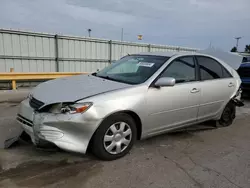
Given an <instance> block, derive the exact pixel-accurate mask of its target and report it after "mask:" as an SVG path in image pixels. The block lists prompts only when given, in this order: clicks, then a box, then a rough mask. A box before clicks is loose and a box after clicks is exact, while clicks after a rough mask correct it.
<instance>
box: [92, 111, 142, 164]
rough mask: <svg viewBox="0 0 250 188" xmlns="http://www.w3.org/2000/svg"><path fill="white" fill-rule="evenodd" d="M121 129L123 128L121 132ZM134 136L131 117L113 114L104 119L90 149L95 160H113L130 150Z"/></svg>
mask: <svg viewBox="0 0 250 188" xmlns="http://www.w3.org/2000/svg"><path fill="white" fill-rule="evenodd" d="M114 127H115V128H114ZM122 127H124V128H123V131H122ZM116 131H118V132H116ZM129 132H131V134H130V135H128V133H129ZM126 135H127V136H126ZM136 135H137V129H136V124H135V121H134V119H133V118H132V117H131V116H129V115H128V114H125V113H118V114H114V115H111V116H109V117H108V118H107V119H105V120H104V121H103V122H102V123H101V125H100V126H99V127H98V129H97V130H96V132H95V134H94V135H93V138H92V140H91V146H90V147H91V150H92V153H93V154H94V155H95V156H96V157H97V158H99V159H101V160H106V161H111V160H115V159H118V158H121V157H123V156H124V155H126V154H127V153H128V152H129V151H130V150H131V148H132V147H133V144H134V143H135V141H136ZM104 138H105V140H104ZM106 138H107V139H106ZM110 139H112V141H111V140H110ZM124 139H125V140H124ZM128 141H129V142H128ZM123 142H124V143H125V144H124V143H123ZM110 148H113V149H110ZM119 148H120V150H119Z"/></svg>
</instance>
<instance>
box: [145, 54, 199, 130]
mask: <svg viewBox="0 0 250 188" xmlns="http://www.w3.org/2000/svg"><path fill="white" fill-rule="evenodd" d="M161 77H173V78H175V79H176V84H175V85H174V86H169V87H160V88H155V87H150V88H149V89H148V93H147V96H146V101H147V109H148V119H147V126H146V127H145V129H146V130H145V131H146V132H148V134H149V135H151V134H158V133H161V132H164V131H166V130H169V129H171V128H175V127H178V126H182V125H186V124H191V123H194V122H195V121H196V120H197V114H198V106H199V101H200V87H199V82H198V81H197V79H198V78H197V69H196V63H195V61H194V58H193V56H185V57H181V58H177V59H175V60H173V61H172V62H171V63H170V64H169V65H168V66H167V68H166V69H165V70H164V71H163V72H162V73H161V74H160V76H159V78H161ZM159 78H158V79H159Z"/></svg>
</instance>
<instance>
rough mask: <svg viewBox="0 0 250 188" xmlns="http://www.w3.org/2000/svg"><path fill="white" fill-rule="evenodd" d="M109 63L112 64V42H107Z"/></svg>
mask: <svg viewBox="0 0 250 188" xmlns="http://www.w3.org/2000/svg"><path fill="white" fill-rule="evenodd" d="M109 63H110V64H111V63H112V40H110V41H109Z"/></svg>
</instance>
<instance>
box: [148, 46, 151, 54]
mask: <svg viewBox="0 0 250 188" xmlns="http://www.w3.org/2000/svg"><path fill="white" fill-rule="evenodd" d="M148 52H151V44H149V45H148Z"/></svg>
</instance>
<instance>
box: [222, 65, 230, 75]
mask: <svg viewBox="0 0 250 188" xmlns="http://www.w3.org/2000/svg"><path fill="white" fill-rule="evenodd" d="M222 74H223V78H231V77H232V75H231V74H230V73H229V72H228V70H226V69H225V68H224V67H222Z"/></svg>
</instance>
